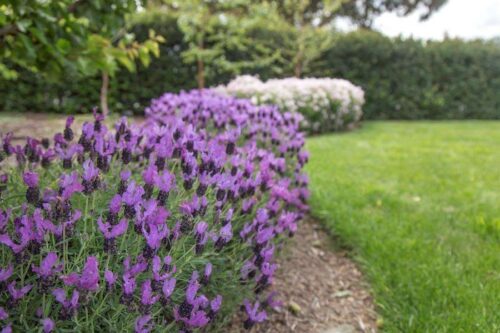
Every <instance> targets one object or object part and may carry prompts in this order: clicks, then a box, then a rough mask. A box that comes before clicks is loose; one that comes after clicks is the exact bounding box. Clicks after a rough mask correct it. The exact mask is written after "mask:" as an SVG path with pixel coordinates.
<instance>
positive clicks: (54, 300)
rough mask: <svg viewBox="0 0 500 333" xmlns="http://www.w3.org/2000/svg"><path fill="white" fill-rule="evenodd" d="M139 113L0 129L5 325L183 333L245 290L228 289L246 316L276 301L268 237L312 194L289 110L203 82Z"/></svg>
mask: <svg viewBox="0 0 500 333" xmlns="http://www.w3.org/2000/svg"><path fill="white" fill-rule="evenodd" d="M146 115H147V119H146V121H145V122H144V123H142V124H129V123H128V121H127V119H125V118H122V119H120V120H119V121H118V122H117V123H116V124H115V125H114V130H113V129H108V127H107V126H106V124H105V119H104V118H103V117H102V116H101V115H100V114H98V113H97V112H94V121H93V122H86V123H84V124H83V126H82V128H81V131H77V130H74V129H72V124H73V118H69V119H68V121H67V123H66V126H65V129H64V131H63V133H58V134H56V135H55V136H54V138H53V140H51V141H52V142H50V141H49V140H37V139H31V138H30V139H28V141H27V143H26V145H24V146H21V145H13V144H12V140H11V138H12V136H11V135H7V136H5V137H3V138H2V146H1V153H0V155H1V156H3V157H7V156H10V155H13V156H15V159H16V160H17V163H18V168H17V169H12V170H10V173H9V174H7V173H2V172H0V196H1V197H0V198H1V201H0V255H1V256H0V258H1V259H0V284H1V285H2V289H1V290H0V324H1V326H3V330H4V331H5V332H9V331H12V330H13V329H14V330H15V329H16V328H18V329H21V330H25V329H26V328H27V327H34V328H36V327H40V328H41V330H42V331H43V332H52V331H53V330H55V329H56V328H57V327H61V328H69V329H72V328H73V329H76V328H78V329H80V330H82V329H83V330H85V329H90V328H92V329H94V330H102V331H120V330H130V329H132V328H133V329H135V331H136V332H149V331H152V330H155V328H162V329H166V330H167V331H178V332H184V333H187V332H192V331H195V330H197V329H199V328H202V327H208V326H209V325H212V324H215V323H217V317H218V313H219V311H222V310H224V311H230V310H231V308H228V306H230V305H231V306H234V299H233V298H234V297H236V298H238V297H242V296H241V295H249V293H248V291H252V294H253V295H254V296H253V297H248V299H247V298H245V299H240V300H239V301H240V302H241V303H243V304H244V306H243V308H244V310H245V311H246V320H245V327H247V328H250V327H252V326H253V325H254V324H255V323H258V322H261V321H263V320H265V318H266V308H269V307H274V306H276V304H277V302H276V301H274V300H273V298H274V293H271V294H270V295H266V292H265V291H266V290H268V288H269V286H271V285H272V281H273V274H274V272H275V271H276V268H277V265H276V263H275V262H274V254H275V252H276V247H277V246H278V245H279V244H280V242H281V241H282V239H284V237H282V236H291V235H293V234H294V233H295V231H296V230H297V223H298V222H299V221H300V219H301V218H302V217H303V215H304V213H305V212H306V211H307V204H306V201H307V198H308V195H309V194H308V190H307V183H308V181H307V177H306V176H305V175H304V174H303V173H302V168H303V166H304V164H305V163H306V162H307V158H308V157H307V153H306V152H304V151H303V146H304V136H303V134H302V133H300V132H299V131H298V125H299V118H298V117H297V116H295V115H294V114H290V113H280V112H279V111H278V110H277V109H276V108H274V107H271V106H265V107H264V106H263V107H259V106H254V105H252V104H251V103H250V102H249V101H248V100H241V99H235V98H228V97H222V96H219V95H217V94H216V93H213V92H210V91H203V92H202V91H193V92H190V93H181V94H178V95H175V94H165V95H164V96H162V97H160V98H159V99H156V100H154V101H153V102H152V104H151V106H150V107H149V108H148V109H147V110H146ZM80 133H81V134H80ZM16 170H17V171H16ZM20 182H22V183H23V184H24V186H23V185H22V184H20ZM235 272H237V274H235ZM228 283H230V284H231V286H230V285H228ZM237 288H240V289H244V290H246V291H247V292H242V293H239V294H238V295H236V296H234V295H232V294H229V292H230V291H231V290H235V289H237ZM226 299H227V302H225V300H226ZM225 303H226V304H227V306H226V307H225V308H224V306H225V305H224V304H225ZM75 325H78V327H76V326H75ZM2 332H3V331H2Z"/></svg>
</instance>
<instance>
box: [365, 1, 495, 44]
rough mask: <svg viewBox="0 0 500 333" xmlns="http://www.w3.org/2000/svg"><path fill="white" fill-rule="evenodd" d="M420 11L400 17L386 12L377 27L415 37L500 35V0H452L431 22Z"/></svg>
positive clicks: (391, 34) (438, 37)
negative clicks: (421, 20)
mask: <svg viewBox="0 0 500 333" xmlns="http://www.w3.org/2000/svg"><path fill="white" fill-rule="evenodd" d="M418 17H419V14H418V13H414V14H412V15H410V16H407V17H398V16H397V15H395V14H389V13H386V14H384V15H382V16H380V17H378V18H377V19H376V20H375V22H374V28H375V29H376V30H379V31H381V32H382V33H384V34H386V35H389V36H399V35H400V34H401V35H403V36H406V37H408V36H413V37H419V38H423V39H442V38H443V36H444V34H445V33H448V35H449V36H450V37H462V38H467V39H471V38H492V37H500V0H448V3H447V4H446V5H444V6H443V7H441V9H439V11H437V12H435V13H434V14H433V15H432V16H431V17H430V18H429V19H428V20H427V21H423V22H420V21H419V20H418Z"/></svg>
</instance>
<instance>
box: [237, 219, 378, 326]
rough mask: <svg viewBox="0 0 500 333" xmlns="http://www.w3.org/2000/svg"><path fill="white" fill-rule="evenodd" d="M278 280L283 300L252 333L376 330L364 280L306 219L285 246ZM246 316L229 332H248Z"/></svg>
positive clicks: (344, 256) (315, 226)
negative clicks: (243, 325)
mask: <svg viewBox="0 0 500 333" xmlns="http://www.w3.org/2000/svg"><path fill="white" fill-rule="evenodd" d="M278 263H279V265H280V267H279V269H278V272H277V274H276V277H275V280H274V286H273V288H274V290H276V291H277V292H278V294H279V295H278V299H280V300H281V301H283V307H282V308H281V309H280V310H277V311H272V312H270V313H268V314H269V318H268V321H266V322H264V323H262V324H260V325H257V326H255V327H253V328H252V329H251V330H250V333H257V332H259V333H271V332H272V333H285V332H286V333H289V332H301V333H322V332H328V333H330V332H331V333H351V332H376V331H377V327H376V318H377V317H376V313H375V310H374V304H373V299H372V297H371V295H370V293H369V291H368V288H367V285H366V283H365V282H364V281H363V276H362V275H361V273H360V271H359V270H358V268H357V267H356V265H355V264H354V263H353V262H352V260H351V259H349V257H348V256H347V252H345V251H339V250H334V247H333V245H332V240H331V237H330V236H329V235H327V233H326V232H325V231H324V230H323V229H322V227H321V226H320V225H319V224H318V223H317V222H314V221H311V220H307V221H304V222H303V223H302V224H301V225H300V226H299V230H298V232H297V234H296V235H295V237H294V238H293V239H292V240H291V241H290V242H289V243H288V244H287V246H286V247H285V250H284V252H283V253H282V255H281V257H280V258H279V259H278ZM244 318H245V315H244V314H243V313H242V312H239V313H237V314H236V315H235V317H234V318H233V320H232V322H231V324H230V326H229V328H228V332H231V333H232V332H235V333H239V332H244V331H245V330H244V329H242V328H241V325H242V321H243V320H244Z"/></svg>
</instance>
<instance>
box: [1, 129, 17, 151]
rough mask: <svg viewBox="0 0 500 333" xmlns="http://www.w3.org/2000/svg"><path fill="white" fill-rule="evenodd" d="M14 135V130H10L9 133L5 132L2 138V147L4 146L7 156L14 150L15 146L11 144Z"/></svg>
mask: <svg viewBox="0 0 500 333" xmlns="http://www.w3.org/2000/svg"><path fill="white" fill-rule="evenodd" d="M13 136H14V133H12V132H9V133H7V134H5V135H4V136H3V138H2V148H3V151H4V153H5V154H6V155H7V156H10V155H11V154H12V153H13V152H14V151H13V150H14V148H13V147H12V145H11V143H10V142H11V141H12V137H13Z"/></svg>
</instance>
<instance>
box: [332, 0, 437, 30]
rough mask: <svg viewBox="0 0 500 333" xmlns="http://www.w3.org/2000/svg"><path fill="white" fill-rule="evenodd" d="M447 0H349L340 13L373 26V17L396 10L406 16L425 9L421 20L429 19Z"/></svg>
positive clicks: (355, 22)
mask: <svg viewBox="0 0 500 333" xmlns="http://www.w3.org/2000/svg"><path fill="white" fill-rule="evenodd" d="M446 2H447V0H349V1H346V2H345V3H344V4H343V5H342V7H341V8H340V11H339V15H340V16H345V17H349V18H350V19H351V20H352V21H353V23H354V24H356V25H358V26H360V27H363V28H371V26H372V24H373V19H374V18H375V17H377V16H378V15H380V14H382V13H384V12H396V13H398V14H399V15H401V16H406V15H409V14H411V13H413V12H414V11H416V10H419V9H422V10H424V12H423V14H422V15H421V16H420V19H421V20H426V19H428V18H429V17H430V16H431V15H432V14H433V13H434V12H436V11H437V10H438V9H439V8H441V7H442V6H443V5H444V4H445V3H446Z"/></svg>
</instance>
